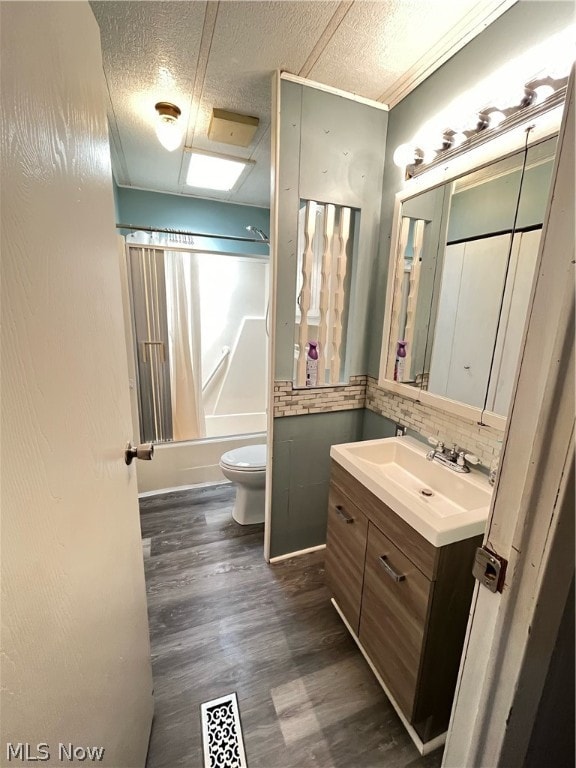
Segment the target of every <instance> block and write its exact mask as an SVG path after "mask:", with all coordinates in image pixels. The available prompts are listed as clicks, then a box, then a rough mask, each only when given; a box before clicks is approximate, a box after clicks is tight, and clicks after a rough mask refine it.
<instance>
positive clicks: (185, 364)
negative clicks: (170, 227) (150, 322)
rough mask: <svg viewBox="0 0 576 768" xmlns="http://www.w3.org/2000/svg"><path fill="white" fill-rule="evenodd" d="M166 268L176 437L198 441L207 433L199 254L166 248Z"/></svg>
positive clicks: (174, 435)
mask: <svg viewBox="0 0 576 768" xmlns="http://www.w3.org/2000/svg"><path fill="white" fill-rule="evenodd" d="M165 270H166V305H167V315H168V348H169V356H168V357H169V361H170V382H171V399H172V424H173V439H174V440H194V439H196V438H199V437H204V436H205V434H206V429H205V421H204V408H203V404H202V358H201V347H200V296H199V293H198V264H197V261H196V255H195V254H192V253H184V252H180V251H166V252H165Z"/></svg>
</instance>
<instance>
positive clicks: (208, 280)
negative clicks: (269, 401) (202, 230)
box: [197, 254, 268, 416]
mask: <svg viewBox="0 0 576 768" xmlns="http://www.w3.org/2000/svg"><path fill="white" fill-rule="evenodd" d="M197 258H198V265H199V268H198V272H199V293H200V316H201V328H202V377H203V380H204V381H206V379H207V378H208V376H209V375H210V373H211V371H212V370H213V368H214V366H215V365H216V363H217V362H218V359H219V358H220V355H221V352H222V348H223V347H224V346H228V347H230V349H231V353H230V355H229V356H228V359H227V361H226V363H225V364H224V365H223V366H222V368H221V369H220V371H219V372H218V373H217V374H216V376H215V377H214V379H213V381H212V382H211V384H209V385H208V388H207V389H206V392H205V399H204V408H205V412H206V415H207V416H209V415H211V414H213V413H218V414H224V413H246V412H258V411H259V412H261V413H263V412H264V411H265V409H266V355H267V344H266V335H265V331H264V322H265V316H266V299H267V290H268V288H267V286H268V260H267V259H266V260H263V259H250V258H247V257H232V256H219V255H217V254H199V255H198V257H197ZM245 318H259V319H260V321H261V322H260V323H249V324H245V325H244V326H243V321H244V319H245ZM237 345H238V346H237ZM243 393H249V394H250V395H251V397H250V398H249V400H250V402H243V399H245V398H243ZM221 395H222V396H221Z"/></svg>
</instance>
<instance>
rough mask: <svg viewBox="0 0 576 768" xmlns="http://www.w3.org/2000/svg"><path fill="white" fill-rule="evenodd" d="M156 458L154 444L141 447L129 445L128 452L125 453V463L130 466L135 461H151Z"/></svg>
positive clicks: (145, 444) (142, 444) (144, 444)
mask: <svg viewBox="0 0 576 768" xmlns="http://www.w3.org/2000/svg"><path fill="white" fill-rule="evenodd" d="M153 456H154V443H141V444H140V445H132V443H130V442H129V443H128V444H127V445H126V450H125V451H124V461H125V462H126V464H128V466H130V464H132V461H133V460H134V459H142V460H143V461H151V460H152V457H153Z"/></svg>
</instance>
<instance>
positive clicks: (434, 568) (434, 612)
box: [326, 462, 482, 743]
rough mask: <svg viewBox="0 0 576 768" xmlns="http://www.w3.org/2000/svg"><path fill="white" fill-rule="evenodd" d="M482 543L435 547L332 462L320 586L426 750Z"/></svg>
mask: <svg viewBox="0 0 576 768" xmlns="http://www.w3.org/2000/svg"><path fill="white" fill-rule="evenodd" d="M481 542H482V536H475V537H473V538H469V539H465V540H464V541H459V542H456V543H454V544H448V545H446V546H443V547H435V546H433V545H432V544H431V543H430V542H428V541H427V540H426V539H425V538H424V537H423V536H421V535H420V534H419V533H417V532H416V531H415V530H414V529H413V528H412V527H411V526H409V525H408V524H407V523H405V522H404V520H402V518H400V517H399V516H398V515H397V514H396V513H395V512H393V511H392V510H391V509H390V508H389V507H387V506H386V505H385V504H384V503H383V502H382V501H380V499H378V498H377V497H376V496H374V494H372V493H371V492H370V491H369V490H367V489H366V488H365V487H364V486H363V485H362V484H361V483H360V482H359V481H358V480H356V479H355V478H354V477H352V475H350V474H349V473H348V472H346V470H344V469H343V468H342V467H341V466H340V465H339V464H337V463H336V462H332V474H331V483H330V497H329V510H328V531H327V544H326V576H327V580H328V584H329V586H330V589H331V591H332V594H333V596H334V599H335V601H336V603H337V604H338V607H339V608H340V610H341V611H342V613H343V615H344V616H345V618H346V620H347V621H348V623H349V624H350V627H351V629H352V631H353V632H354V634H355V635H356V638H357V639H358V640H359V642H360V644H361V646H362V648H363V649H364V652H365V653H366V655H367V656H368V657H369V659H370V661H371V662H372V664H373V665H374V667H375V669H376V670H377V671H378V674H379V675H380V677H381V678H382V681H383V682H384V684H385V686H386V687H387V688H388V690H389V692H390V693H391V695H392V696H393V698H394V700H395V702H396V704H397V705H398V707H399V708H400V709H401V711H402V713H403V715H404V717H405V718H406V719H407V720H408V722H409V723H410V724H411V725H412V726H413V728H414V730H415V731H416V733H417V734H418V736H419V738H420V739H421V740H422V742H424V743H425V742H427V741H431V740H432V739H434V738H435V737H436V736H438V735H440V734H441V733H444V731H446V729H447V728H448V721H449V719H450V710H451V708H452V699H453V696H454V689H455V686H456V678H457V675H458V668H459V665H460V656H461V654H462V646H463V643H464V635H465V632H466V624H467V620H468V613H469V609H470V602H471V599H472V590H473V587H474V579H473V577H472V562H473V559H474V552H475V550H476V547H478V546H480V544H481Z"/></svg>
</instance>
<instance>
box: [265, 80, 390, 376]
mask: <svg viewBox="0 0 576 768" xmlns="http://www.w3.org/2000/svg"><path fill="white" fill-rule="evenodd" d="M387 124H388V113H387V112H386V111H383V110H381V109H376V108H374V107H370V106H368V105H366V104H360V103H358V102H356V101H352V100H350V99H346V98H342V97H341V96H335V95H334V94H331V93H325V92H323V91H319V90H317V89H315V88H309V87H307V86H304V85H299V84H296V83H291V82H288V81H285V80H284V81H282V83H281V109H280V148H279V154H280V163H279V169H278V191H279V205H278V238H277V250H278V257H277V277H276V285H277V286H278V290H277V293H276V326H275V332H276V336H275V341H276V344H275V361H274V375H275V378H276V379H281V380H289V379H291V378H292V375H293V366H294V316H295V307H296V268H297V243H298V210H299V207H300V201H301V200H302V199H305V200H316V201H319V202H324V203H335V204H337V205H344V206H349V207H351V208H356V209H359V210H360V225H359V227H358V228H357V232H356V233H355V234H356V236H357V248H356V252H355V254H354V258H353V263H352V265H351V288H350V312H349V322H348V330H347V338H346V375H347V376H351V375H354V374H362V373H365V371H366V363H367V349H368V335H369V333H370V329H371V327H372V318H370V315H369V311H368V295H369V291H370V284H371V281H372V278H373V272H374V270H375V269H376V261H377V256H378V242H379V231H380V201H381V194H382V180H383V173H384V154H383V150H384V146H385V143H386V127H387Z"/></svg>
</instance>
